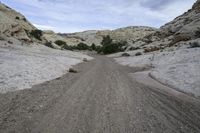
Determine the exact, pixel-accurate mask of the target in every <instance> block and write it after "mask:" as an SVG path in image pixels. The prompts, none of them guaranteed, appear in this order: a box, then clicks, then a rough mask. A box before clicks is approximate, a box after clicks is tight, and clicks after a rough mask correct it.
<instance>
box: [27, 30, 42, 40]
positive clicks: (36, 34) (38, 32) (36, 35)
mask: <svg viewBox="0 0 200 133" xmlns="http://www.w3.org/2000/svg"><path fill="white" fill-rule="evenodd" d="M30 35H32V36H33V37H34V38H36V39H38V40H40V41H41V40H42V39H41V37H42V31H41V30H32V31H31V33H30Z"/></svg>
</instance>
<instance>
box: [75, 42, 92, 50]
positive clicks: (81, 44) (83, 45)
mask: <svg viewBox="0 0 200 133" xmlns="http://www.w3.org/2000/svg"><path fill="white" fill-rule="evenodd" d="M76 49H77V50H90V47H89V46H88V45H87V44H85V43H79V44H78V45H77V46H76Z"/></svg>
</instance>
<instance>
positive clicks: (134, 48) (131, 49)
mask: <svg viewBox="0 0 200 133" xmlns="http://www.w3.org/2000/svg"><path fill="white" fill-rule="evenodd" d="M138 49H140V47H130V48H129V50H130V51H134V50H138Z"/></svg>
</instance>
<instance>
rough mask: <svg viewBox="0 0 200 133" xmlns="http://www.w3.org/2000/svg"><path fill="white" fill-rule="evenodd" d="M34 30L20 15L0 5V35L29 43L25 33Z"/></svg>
mask: <svg viewBox="0 0 200 133" xmlns="http://www.w3.org/2000/svg"><path fill="white" fill-rule="evenodd" d="M35 29H36V28H35V27H34V26H33V25H32V24H31V23H30V22H28V20H27V19H26V18H25V17H24V16H23V15H21V14H20V13H18V12H16V11H14V10H13V9H11V8H9V7H7V6H6V5H4V4H1V3H0V34H1V36H13V37H15V38H17V39H20V40H26V41H30V40H31V39H30V37H29V36H28V34H27V32H31V31H32V30H35Z"/></svg>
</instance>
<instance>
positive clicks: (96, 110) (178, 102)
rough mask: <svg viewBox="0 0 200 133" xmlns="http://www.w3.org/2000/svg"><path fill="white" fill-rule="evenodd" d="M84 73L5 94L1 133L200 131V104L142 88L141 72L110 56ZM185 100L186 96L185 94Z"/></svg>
mask: <svg viewBox="0 0 200 133" xmlns="http://www.w3.org/2000/svg"><path fill="white" fill-rule="evenodd" d="M76 69H78V70H79V71H80V72H79V73H77V74H67V75H64V76H63V77H61V78H59V79H56V80H53V81H50V82H46V83H43V84H41V85H37V86H34V87H33V88H32V89H30V90H23V91H17V92H12V93H7V94H4V95H3V94H1V95H0V132H3V133H8V132H15V133H26V132H28V133H38V132H41V133H63V132H66V133H78V132H79V133H89V132H90V133H144V132H146V133H151V132H154V133H163V132H166V133H171V132H173V133H180V132H182V133H191V132H194V133H196V132H199V131H200V115H199V114H200V102H199V100H196V99H192V98H191V99H190V100H188V99H186V97H188V96H187V95H185V96H184V97H176V96H175V95H171V94H169V93H166V92H165V91H163V90H162V89H161V88H155V87H150V86H145V85H142V84H139V83H137V82H136V81H135V80H134V79H132V78H131V77H130V76H129V73H130V72H134V71H135V70H136V69H132V68H128V67H123V66H120V65H118V64H117V63H115V62H114V61H113V60H111V59H109V58H106V57H97V59H96V60H93V61H91V62H88V63H83V64H80V65H78V66H76ZM183 95H184V94H183Z"/></svg>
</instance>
